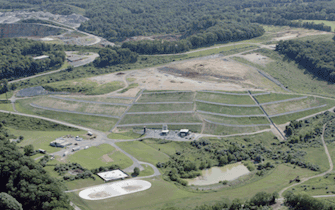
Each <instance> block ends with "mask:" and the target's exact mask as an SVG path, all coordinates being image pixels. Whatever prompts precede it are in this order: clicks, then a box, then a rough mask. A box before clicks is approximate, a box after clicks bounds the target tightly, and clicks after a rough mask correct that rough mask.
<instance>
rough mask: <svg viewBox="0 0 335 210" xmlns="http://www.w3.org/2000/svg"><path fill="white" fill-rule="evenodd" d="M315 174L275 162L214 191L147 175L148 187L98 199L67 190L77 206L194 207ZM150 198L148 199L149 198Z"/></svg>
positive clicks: (244, 196) (275, 187) (268, 189)
mask: <svg viewBox="0 0 335 210" xmlns="http://www.w3.org/2000/svg"><path fill="white" fill-rule="evenodd" d="M312 174H315V173H313V172H311V171H309V170H306V169H301V168H298V167H296V168H295V169H293V167H291V166H286V165H279V166H277V167H276V169H275V170H274V171H273V172H272V173H270V174H269V175H267V176H266V177H264V178H262V179H259V180H258V181H255V182H252V183H248V184H245V185H243V186H240V187H236V188H225V189H223V190H218V191H217V192H204V193H202V192H197V193H195V192H189V191H185V190H183V189H180V188H178V187H177V186H175V185H174V184H172V183H170V182H166V181H162V180H161V179H157V178H155V179H148V181H150V182H151V183H152V187H151V188H150V189H149V190H146V191H143V192H139V193H134V194H131V195H125V196H120V197H115V198H110V199H105V200H101V201H88V200H83V199H80V197H79V196H78V192H76V193H70V194H69V196H70V198H71V200H72V201H73V202H74V203H75V204H76V205H78V207H80V208H81V209H92V210H93V209H101V210H104V209H106V210H107V209H111V208H113V209H129V210H132V209H139V210H144V209H146V210H151V209H162V208H167V207H179V208H185V209H190V208H195V207H196V206H199V205H202V204H213V203H215V202H219V201H222V200H223V199H226V198H229V199H231V200H232V199H234V198H240V199H242V200H244V199H247V198H250V197H251V196H253V195H254V194H256V193H257V192H260V191H265V192H271V193H272V192H274V191H277V192H278V191H279V190H280V189H282V188H284V187H285V186H288V185H289V183H288V180H290V179H292V178H295V177H296V176H300V177H306V176H310V175H312ZM149 201H150V202H149Z"/></svg>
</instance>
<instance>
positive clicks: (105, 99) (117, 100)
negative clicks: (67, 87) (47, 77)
mask: <svg viewBox="0 0 335 210" xmlns="http://www.w3.org/2000/svg"><path fill="white" fill-rule="evenodd" d="M69 98H73V99H78V100H85V101H99V102H108V103H120V104H131V103H132V100H129V99H121V98H108V97H91V96H81V97H75V96H71V97H69Z"/></svg>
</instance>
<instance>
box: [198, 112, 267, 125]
mask: <svg viewBox="0 0 335 210" xmlns="http://www.w3.org/2000/svg"><path fill="white" fill-rule="evenodd" d="M199 116H200V117H201V118H202V119H206V120H210V121H212V122H217V123H225V124H230V125H250V124H253V125H257V124H270V122H269V121H268V120H267V118H266V117H223V116H216V115H209V114H199Z"/></svg>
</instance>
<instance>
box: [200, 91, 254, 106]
mask: <svg viewBox="0 0 335 210" xmlns="http://www.w3.org/2000/svg"><path fill="white" fill-rule="evenodd" d="M196 99H197V100H203V101H210V102H216V103H224V104H255V102H254V101H253V100H252V99H251V98H250V96H244V95H242V96H235V95H226V94H219V93H206V92H197V95H196Z"/></svg>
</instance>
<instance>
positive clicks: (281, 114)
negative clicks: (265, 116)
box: [269, 104, 327, 117]
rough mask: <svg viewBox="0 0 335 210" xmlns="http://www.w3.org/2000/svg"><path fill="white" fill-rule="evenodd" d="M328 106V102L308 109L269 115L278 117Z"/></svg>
mask: <svg viewBox="0 0 335 210" xmlns="http://www.w3.org/2000/svg"><path fill="white" fill-rule="evenodd" d="M326 106H327V104H323V105H321V106H315V107H311V108H306V109H299V110H296V111H290V112H284V113H280V114H273V115H269V117H278V116H283V115H288V114H294V113H298V112H303V111H308V110H312V109H317V108H322V107H326Z"/></svg>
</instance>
